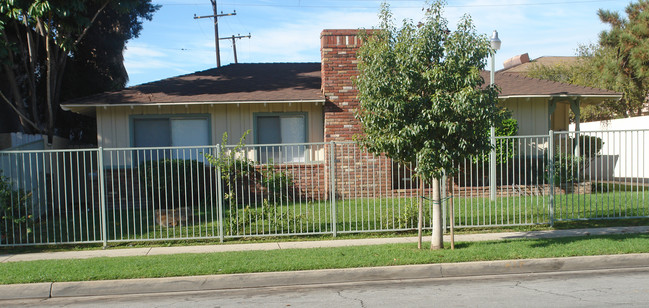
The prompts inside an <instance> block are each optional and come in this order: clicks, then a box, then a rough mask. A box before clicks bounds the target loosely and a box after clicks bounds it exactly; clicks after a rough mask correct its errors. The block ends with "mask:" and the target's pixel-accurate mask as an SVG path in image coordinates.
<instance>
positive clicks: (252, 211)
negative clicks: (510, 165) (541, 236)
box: [14, 183, 649, 243]
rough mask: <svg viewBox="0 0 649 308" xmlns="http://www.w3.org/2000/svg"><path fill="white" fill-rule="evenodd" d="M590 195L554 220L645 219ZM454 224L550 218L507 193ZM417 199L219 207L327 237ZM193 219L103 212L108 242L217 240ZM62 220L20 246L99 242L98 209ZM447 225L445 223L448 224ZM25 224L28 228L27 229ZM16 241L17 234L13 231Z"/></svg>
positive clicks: (635, 210)
mask: <svg viewBox="0 0 649 308" xmlns="http://www.w3.org/2000/svg"><path fill="white" fill-rule="evenodd" d="M593 185H594V187H595V189H596V192H594V193H591V194H566V195H560V194H557V195H555V198H554V202H555V205H556V206H555V209H554V219H555V221H573V220H584V219H605V220H607V219H611V218H624V217H647V216H648V215H649V188H648V189H644V187H630V188H629V187H628V186H624V185H620V184H616V185H610V184H605V183H604V184H597V183H596V184H593ZM453 200H454V206H455V211H454V213H455V226H456V227H457V228H468V227H470V228H493V227H502V226H513V225H540V224H549V222H550V209H549V204H550V198H549V196H516V195H514V193H512V194H511V195H509V196H504V197H499V198H497V199H496V201H490V200H489V199H488V198H484V197H473V196H471V195H458V196H455V197H454V199H453ZM417 202H418V199H417V198H416V197H401V198H398V197H395V198H358V199H351V200H344V199H343V200H336V206H335V214H336V215H335V217H336V221H335V223H334V222H333V220H332V217H333V209H332V204H331V202H329V201H315V202H297V201H295V202H293V201H287V200H283V201H281V202H278V204H272V203H271V204H268V203H267V204H263V203H262V204H259V203H261V202H258V204H250V205H239V206H237V207H233V208H230V209H228V208H226V210H225V211H224V223H225V224H224V226H223V229H224V236H225V237H226V238H228V239H240V238H246V237H252V236H258V235H262V236H289V235H291V234H332V232H333V230H334V227H335V229H336V230H337V231H338V232H339V234H342V233H348V232H359V231H363V232H367V231H370V232H393V231H404V230H412V229H414V228H416V224H417V211H416V207H417ZM431 206H432V202H429V201H427V202H426V207H427V209H426V211H425V213H426V214H425V221H426V222H425V226H430V221H431V217H430V213H431V212H432V211H431V209H430V207H431ZM192 211H193V212H194V214H195V216H196V220H195V221H194V223H192V224H190V225H184V226H176V227H169V228H167V227H161V226H157V225H155V223H154V210H152V209H143V210H140V209H134V208H128V209H126V208H125V209H117V210H112V211H109V212H108V215H107V217H108V226H107V234H108V238H109V240H110V241H127V242H128V241H146V240H156V241H164V240H172V239H175V240H187V239H199V238H203V239H218V238H219V230H220V227H219V225H218V222H217V218H218V215H217V213H216V211H215V210H214V209H213V208H212V207H210V206H207V207H206V206H205V205H199V206H196V207H194V208H193V209H192ZM66 214H68V217H65V216H58V217H47V218H46V219H43V220H41V221H40V222H39V223H31V224H29V225H28V224H23V225H22V226H21V228H23V233H22V234H18V232H16V234H18V235H19V236H21V238H20V239H19V240H17V242H20V243H59V242H66V243H70V242H100V241H101V238H102V237H101V230H100V221H101V219H100V215H99V213H98V211H94V212H93V211H90V212H76V213H71V212H70V213H66ZM447 223H448V222H447ZM25 227H30V229H31V233H29V234H26V231H25V230H26V229H25ZM14 237H15V238H17V236H14Z"/></svg>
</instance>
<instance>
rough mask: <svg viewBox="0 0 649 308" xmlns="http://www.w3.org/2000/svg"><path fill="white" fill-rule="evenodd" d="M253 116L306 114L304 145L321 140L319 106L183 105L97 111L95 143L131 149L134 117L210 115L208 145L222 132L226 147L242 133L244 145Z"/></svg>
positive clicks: (219, 140) (248, 142) (218, 137)
mask: <svg viewBox="0 0 649 308" xmlns="http://www.w3.org/2000/svg"><path fill="white" fill-rule="evenodd" d="M257 112H306V113H307V114H308V116H307V118H308V120H307V123H308V126H309V127H308V132H309V133H308V138H309V139H308V140H307V141H308V142H322V141H323V140H324V136H323V134H324V126H323V125H324V116H323V107H322V103H318V104H316V103H292V104H240V105H237V104H229V105H185V106H162V107H157V106H146V107H133V108H131V107H108V108H98V109H97V142H98V144H99V146H101V147H104V148H122V147H130V146H131V131H130V130H131V117H132V116H137V115H181V114H206V115H207V114H208V115H210V125H211V132H210V133H211V138H212V144H218V143H220V142H221V137H222V135H223V133H224V132H227V133H228V136H229V137H230V138H229V140H230V142H229V143H230V144H236V143H237V141H238V140H239V138H240V137H241V136H242V135H243V133H244V132H245V131H246V130H248V129H249V130H250V131H251V132H250V135H249V136H248V137H247V138H246V141H245V143H246V144H252V143H254V140H255V139H254V135H253V134H254V132H253V131H252V129H253V114H254V113H257Z"/></svg>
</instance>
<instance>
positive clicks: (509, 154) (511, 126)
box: [473, 118, 518, 164]
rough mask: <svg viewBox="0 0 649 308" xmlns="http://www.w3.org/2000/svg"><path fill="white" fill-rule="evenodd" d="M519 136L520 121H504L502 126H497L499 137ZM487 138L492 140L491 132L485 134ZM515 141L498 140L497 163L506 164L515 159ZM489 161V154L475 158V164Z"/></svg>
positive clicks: (511, 119)
mask: <svg viewBox="0 0 649 308" xmlns="http://www.w3.org/2000/svg"><path fill="white" fill-rule="evenodd" d="M516 134H518V121H517V120H516V119H513V118H509V119H505V120H503V121H502V122H501V123H500V125H498V126H496V136H497V137H511V136H516ZM484 135H485V138H490V133H489V131H487V132H485V133H484ZM514 150H515V149H514V140H513V139H496V163H497V164H506V163H507V162H508V161H509V160H510V159H512V158H514ZM488 161H489V152H486V153H483V154H482V155H477V156H475V159H474V160H473V162H474V163H482V162H488Z"/></svg>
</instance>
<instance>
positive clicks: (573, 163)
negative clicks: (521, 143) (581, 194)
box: [546, 153, 584, 186]
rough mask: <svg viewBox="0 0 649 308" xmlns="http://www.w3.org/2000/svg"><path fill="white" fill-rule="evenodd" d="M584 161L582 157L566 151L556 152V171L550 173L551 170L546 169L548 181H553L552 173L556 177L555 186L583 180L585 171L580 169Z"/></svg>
mask: <svg viewBox="0 0 649 308" xmlns="http://www.w3.org/2000/svg"><path fill="white" fill-rule="evenodd" d="M583 161H584V159H583V158H582V157H576V156H573V155H570V154H566V153H563V154H555V155H554V173H553V174H550V171H549V170H546V174H547V176H548V179H547V180H548V182H550V181H551V179H550V175H551V176H552V177H551V178H552V179H554V185H555V186H565V185H566V184H571V183H579V182H581V181H583V172H581V171H580V170H581V168H582V167H583V164H582V162H583Z"/></svg>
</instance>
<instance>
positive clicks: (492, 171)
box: [489, 126, 496, 201]
mask: <svg viewBox="0 0 649 308" xmlns="http://www.w3.org/2000/svg"><path fill="white" fill-rule="evenodd" d="M489 135H490V136H489V142H490V144H491V151H489V199H490V200H491V201H496V128H495V127H493V126H492V127H491V129H490V130H489Z"/></svg>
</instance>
